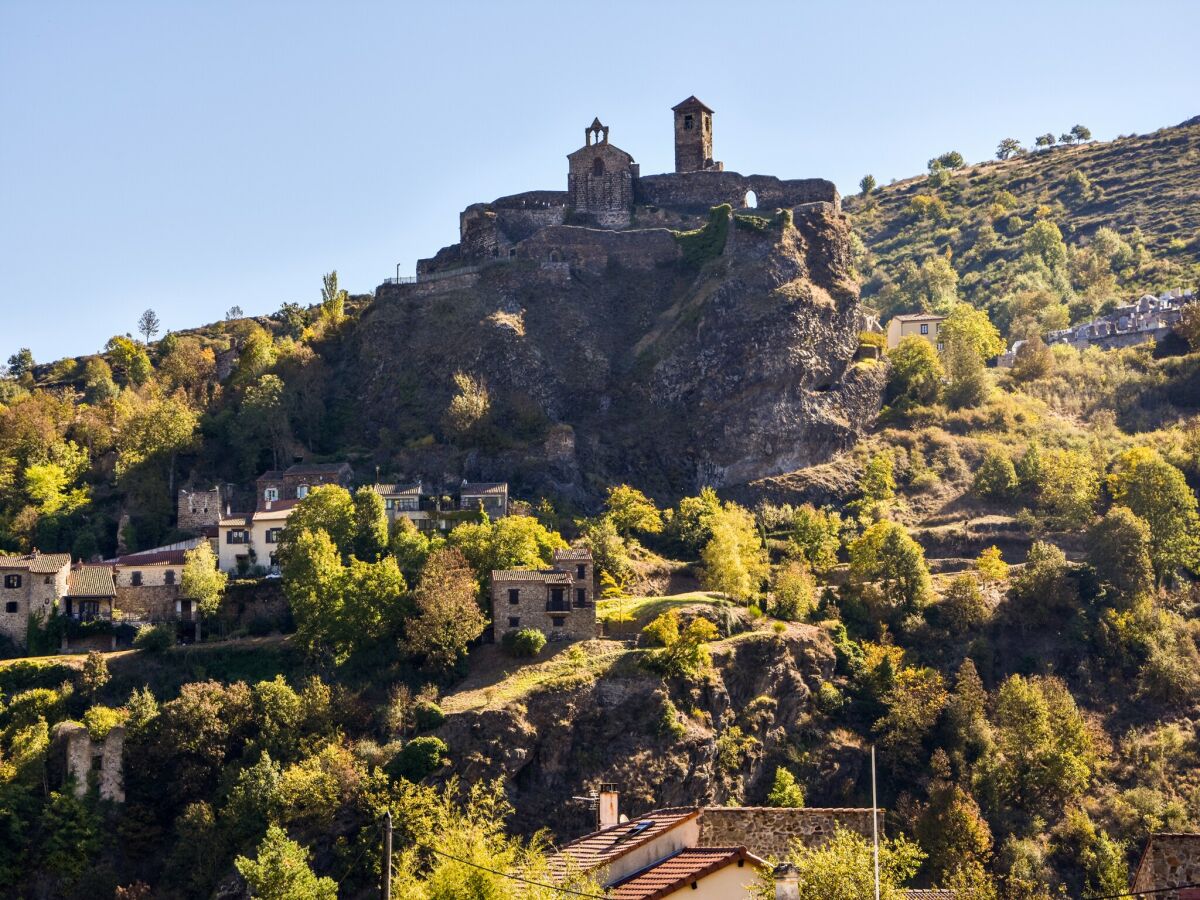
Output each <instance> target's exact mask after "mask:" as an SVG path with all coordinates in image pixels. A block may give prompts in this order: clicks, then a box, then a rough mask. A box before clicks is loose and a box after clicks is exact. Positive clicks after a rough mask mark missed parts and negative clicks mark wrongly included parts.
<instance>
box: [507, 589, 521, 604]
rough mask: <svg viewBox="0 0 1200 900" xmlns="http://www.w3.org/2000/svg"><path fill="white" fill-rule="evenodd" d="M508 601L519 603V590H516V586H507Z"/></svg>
mask: <svg viewBox="0 0 1200 900" xmlns="http://www.w3.org/2000/svg"><path fill="white" fill-rule="evenodd" d="M508 602H509V603H513V604H516V603H520V602H521V591H520V590H518V589H517V588H509V589H508Z"/></svg>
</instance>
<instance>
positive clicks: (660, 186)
mask: <svg viewBox="0 0 1200 900" xmlns="http://www.w3.org/2000/svg"><path fill="white" fill-rule="evenodd" d="M747 191H754V194H755V198H756V201H757V206H758V208H759V209H764V210H767V211H771V210H774V209H791V208H792V207H793V206H801V205H803V204H805V203H833V204H834V205H835V206H837V207H838V208H840V207H841V196H840V195H839V194H838V191H837V188H836V187H835V186H834V184H833V182H832V181H826V180H825V179H824V178H800V179H793V180H789V181H783V180H781V179H779V178H776V177H775V176H773V175H740V174H738V173H737V172H716V171H710V172H683V173H675V174H668V175H647V176H645V177H643V178H639V179H638V180H637V184H636V185H635V188H634V199H635V201H636V202H637V203H638V204H639V205H646V206H663V207H668V208H674V209H684V210H689V211H692V212H703V211H705V210H707V209H709V208H710V207H713V206H718V205H720V204H722V203H728V204H729V205H730V206H732V207H733V208H734V209H740V208H742V207H743V205H744V203H745V199H746V192H747Z"/></svg>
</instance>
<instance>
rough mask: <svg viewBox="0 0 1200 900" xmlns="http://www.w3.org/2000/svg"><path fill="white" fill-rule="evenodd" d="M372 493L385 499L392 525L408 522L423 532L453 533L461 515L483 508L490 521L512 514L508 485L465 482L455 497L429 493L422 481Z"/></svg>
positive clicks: (373, 487) (377, 486) (383, 485)
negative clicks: (450, 531) (393, 523)
mask: <svg viewBox="0 0 1200 900" xmlns="http://www.w3.org/2000/svg"><path fill="white" fill-rule="evenodd" d="M371 490H373V491H374V492H375V493H377V494H378V495H379V496H380V497H382V498H383V508H384V512H385V513H386V514H387V518H388V522H389V523H392V522H395V521H396V520H397V519H400V518H404V519H408V520H409V521H410V522H412V523H413V524H414V525H416V526H417V528H418V530H420V531H449V530H450V529H452V528H453V527H454V526H455V525H457V524H458V523H459V522H461V521H462V520H463V516H461V515H457V513H470V512H478V511H479V510H480V509H482V510H483V511H484V512H485V513H487V516H488V518H490V519H501V518H504V517H505V516H507V515H508V514H509V502H508V483H507V482H470V481H466V480H464V481H463V482H462V484H461V485H460V486H459V488H458V490H457V492H456V493H455V494H453V495H451V494H446V495H443V494H442V493H441V492H437V491H430V490H426V488H425V487H424V485H423V484H422V483H421V482H420V481H417V482H413V483H411V484H391V483H380V484H373V485H371Z"/></svg>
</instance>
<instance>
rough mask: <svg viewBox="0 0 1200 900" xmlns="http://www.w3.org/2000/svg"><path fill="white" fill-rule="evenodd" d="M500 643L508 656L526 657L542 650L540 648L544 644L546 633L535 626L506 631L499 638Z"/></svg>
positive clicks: (535, 654)
mask: <svg viewBox="0 0 1200 900" xmlns="http://www.w3.org/2000/svg"><path fill="white" fill-rule="evenodd" d="M500 644H501V645H502V646H503V647H504V652H505V653H507V654H508V655H509V656H513V657H516V658H518V659H522V658H525V659H528V658H532V657H534V656H537V655H538V654H539V653H541V652H542V648H543V647H545V646H546V635H544V634H542V633H541V632H540V631H538V629H536V628H522V629H521V630H520V631H506V632H505V633H504V637H502V638H501V639H500Z"/></svg>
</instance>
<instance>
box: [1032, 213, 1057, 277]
mask: <svg viewBox="0 0 1200 900" xmlns="http://www.w3.org/2000/svg"><path fill="white" fill-rule="evenodd" d="M1023 248H1024V251H1025V254H1026V256H1028V257H1030V258H1033V259H1038V260H1040V261H1041V262H1043V263H1045V264H1046V266H1047V267H1048V268H1050V269H1051V270H1052V271H1053V270H1055V269H1058V268H1061V267H1062V266H1063V265H1064V264H1065V263H1066V261H1067V245H1066V244H1065V243H1064V242H1063V236H1062V231H1060V230H1059V228H1058V226H1057V225H1055V224H1054V223H1053V222H1051V221H1050V220H1049V219H1042V220H1041V221H1040V222H1035V223H1034V224H1033V225H1032V226H1030V228H1029V230H1028V231H1026V232H1025V237H1024V239H1023Z"/></svg>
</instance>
